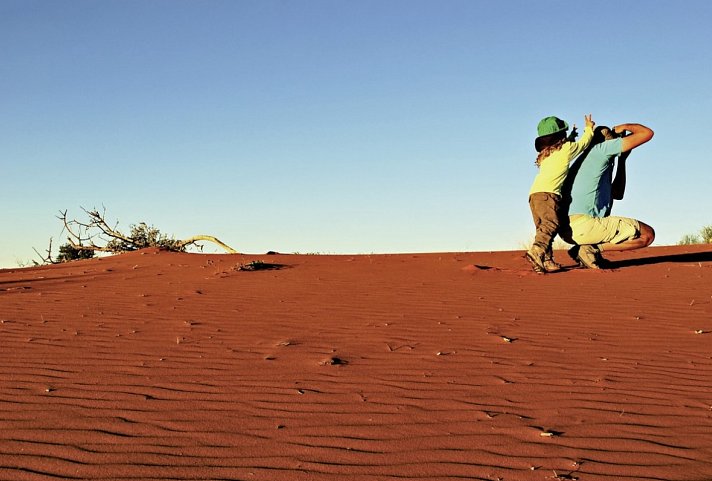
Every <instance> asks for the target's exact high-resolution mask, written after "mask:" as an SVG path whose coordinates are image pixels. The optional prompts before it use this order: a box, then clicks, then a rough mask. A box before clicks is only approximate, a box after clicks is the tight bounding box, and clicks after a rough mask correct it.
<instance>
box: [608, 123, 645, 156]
mask: <svg viewBox="0 0 712 481" xmlns="http://www.w3.org/2000/svg"><path fill="white" fill-rule="evenodd" d="M613 130H614V131H615V132H616V133H617V134H622V133H625V132H630V135H627V136H626V137H623V139H622V144H621V152H628V151H630V150H633V149H634V148H636V147H638V146H639V145H642V144H644V143H646V142H647V141H649V140H650V139H652V138H653V135H654V132H653V131H652V130H651V129H649V128H648V127H646V126H645V125H641V124H620V125H616V126H615V127H613Z"/></svg>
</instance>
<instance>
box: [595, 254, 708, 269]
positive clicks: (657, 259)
mask: <svg viewBox="0 0 712 481" xmlns="http://www.w3.org/2000/svg"><path fill="white" fill-rule="evenodd" d="M663 262H692V263H694V262H712V250H710V251H709V252H691V253H688V254H670V255H666V256H653V257H642V258H639V259H625V260H621V261H609V264H610V267H611V268H612V269H618V268H620V267H633V266H645V265H649V264H661V263H663Z"/></svg>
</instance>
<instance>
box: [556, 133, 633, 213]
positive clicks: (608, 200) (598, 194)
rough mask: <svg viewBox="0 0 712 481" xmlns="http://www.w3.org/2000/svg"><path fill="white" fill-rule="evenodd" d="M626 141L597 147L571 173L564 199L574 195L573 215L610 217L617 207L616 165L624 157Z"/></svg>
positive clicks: (571, 208) (585, 155) (570, 209)
mask: <svg viewBox="0 0 712 481" xmlns="http://www.w3.org/2000/svg"><path fill="white" fill-rule="evenodd" d="M621 147H622V140H621V139H620V138H618V139H612V140H606V141H604V142H601V143H600V144H596V145H594V146H593V147H591V149H590V150H589V151H588V152H585V153H584V154H583V155H581V157H580V158H578V159H577V160H576V162H575V163H574V165H573V166H571V168H570V169H569V173H568V177H567V179H566V186H565V188H564V191H563V192H564V196H567V195H568V194H569V193H570V200H571V204H570V205H569V215H575V214H586V215H590V216H592V217H608V216H609V215H611V207H612V206H613V194H612V193H611V184H612V183H613V164H614V160H615V158H616V156H618V155H620V154H621Z"/></svg>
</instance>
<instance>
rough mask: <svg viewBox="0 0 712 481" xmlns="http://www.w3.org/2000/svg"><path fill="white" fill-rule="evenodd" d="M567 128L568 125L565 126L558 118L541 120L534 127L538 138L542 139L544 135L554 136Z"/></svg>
mask: <svg viewBox="0 0 712 481" xmlns="http://www.w3.org/2000/svg"><path fill="white" fill-rule="evenodd" d="M568 128H569V124H567V123H566V122H565V121H564V120H561V119H560V118H558V117H546V118H543V119H541V121H540V122H539V125H537V127H536V130H537V133H538V134H539V137H543V136H545V135H551V134H556V133H558V132H561V131H562V130H564V131H565V130H568Z"/></svg>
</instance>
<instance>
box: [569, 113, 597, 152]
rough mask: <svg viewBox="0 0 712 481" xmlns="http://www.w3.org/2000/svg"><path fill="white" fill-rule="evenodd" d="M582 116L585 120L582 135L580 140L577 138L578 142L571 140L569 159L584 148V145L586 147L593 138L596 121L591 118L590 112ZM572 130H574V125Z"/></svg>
mask: <svg viewBox="0 0 712 481" xmlns="http://www.w3.org/2000/svg"><path fill="white" fill-rule="evenodd" d="M583 118H584V121H585V127H584V129H583V135H582V136H581V140H579V141H578V142H571V152H570V154H569V159H570V160H573V159H574V158H575V157H576V156H577V155H579V154H580V153H581V152H583V151H584V150H586V147H588V146H589V145H590V144H591V141H592V140H593V127H594V126H595V125H596V123H595V122H594V121H593V120H592V119H591V114H588V115H584V117H583ZM573 130H574V131H575V130H576V126H575V125H574V128H573ZM572 133H573V132H572ZM574 138H575V137H574Z"/></svg>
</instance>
